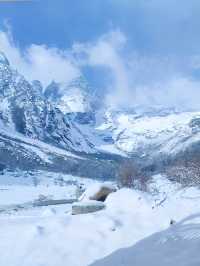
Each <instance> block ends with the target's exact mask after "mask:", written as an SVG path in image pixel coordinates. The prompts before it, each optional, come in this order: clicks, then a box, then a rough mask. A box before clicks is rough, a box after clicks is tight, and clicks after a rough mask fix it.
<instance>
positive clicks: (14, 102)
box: [0, 54, 92, 152]
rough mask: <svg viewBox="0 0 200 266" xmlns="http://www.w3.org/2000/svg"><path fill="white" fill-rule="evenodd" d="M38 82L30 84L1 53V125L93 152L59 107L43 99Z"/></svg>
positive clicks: (72, 147)
mask: <svg viewBox="0 0 200 266" xmlns="http://www.w3.org/2000/svg"><path fill="white" fill-rule="evenodd" d="M42 90H43V89H42V86H41V84H40V82H39V81H34V82H32V84H30V83H29V82H27V81H26V80H25V78H24V77H23V76H21V75H20V74H19V73H18V72H17V71H15V70H13V69H12V67H11V66H10V64H9V62H8V60H7V59H6V58H5V56H4V55H3V54H1V56H0V102H1V105H0V121H1V124H2V125H4V126H6V127H8V128H10V130H11V129H12V130H13V131H16V132H18V133H21V134H23V135H25V136H27V137H30V138H33V139H38V140H41V141H44V142H47V143H51V144H53V145H56V146H60V147H63V148H65V149H67V150H74V151H84V152H92V145H91V143H89V142H88V140H86V139H84V137H83V135H82V134H81V132H80V131H79V130H78V129H77V128H76V127H75V126H74V125H73V123H72V122H71V121H70V120H68V119H67V117H65V116H64V115H63V113H62V112H61V110H60V109H59V108H56V107H55V106H53V104H52V103H51V102H50V101H48V100H46V98H45V97H44V95H43V92H42Z"/></svg>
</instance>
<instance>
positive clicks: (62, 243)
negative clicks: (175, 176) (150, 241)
mask: <svg viewBox="0 0 200 266" xmlns="http://www.w3.org/2000/svg"><path fill="white" fill-rule="evenodd" d="M35 176H36V177H37V178H38V179H39V184H37V185H36V186H35V185H33V184H31V182H32V181H31V180H32V178H33V177H34V175H31V177H23V178H21V177H20V175H19V173H18V174H17V177H13V175H12V174H10V175H8V174H7V175H6V176H1V178H0V180H1V185H0V203H2V204H4V205H5V203H6V202H7V204H8V203H13V200H11V198H12V199H15V200H14V201H15V203H22V202H26V201H30V200H33V199H34V198H35V197H36V198H37V197H38V195H40V194H41V192H42V194H43V195H45V196H49V195H51V197H53V198H57V199H58V198H63V197H74V196H75V193H76V184H80V183H82V184H83V185H84V186H85V187H89V186H91V185H93V183H94V182H97V181H93V180H88V179H81V178H78V177H72V176H64V175H63V176H62V177H63V180H64V181H62V182H61V181H60V180H62V179H61V178H60V176H59V175H58V174H50V173H45V172H37V173H35ZM39 177H40V178H39ZM12 178H13V179H14V178H15V180H18V181H15V182H13V180H11V179H12ZM18 178H19V179H18ZM9 179H10V180H11V181H12V182H10V183H9V182H8V180H9ZM29 179H30V182H29ZM3 180H4V181H3ZM6 180H7V181H6ZM71 181H74V182H71ZM20 182H22V184H23V185H22V186H21V188H19V187H20V184H19V183H20ZM59 182H60V183H59ZM70 182H71V183H70ZM11 183H13V184H12V185H11ZM74 184H75V185H74ZM149 191H150V192H151V193H145V192H140V191H136V190H129V189H121V190H118V191H117V192H115V193H112V194H111V195H109V197H108V198H107V199H106V202H105V204H106V209H104V210H102V211H99V212H96V213H90V214H82V215H75V216H73V215H71V205H70V204H64V205H60V206H49V207H37V208H28V209H22V210H20V209H18V210H11V211H8V212H5V211H4V212H1V213H0V239H1V241H0V254H1V256H0V265H2V266H4V265H6V266H27V265H28V266H63V265H71V266H87V265H89V264H91V263H93V262H94V261H95V260H98V259H101V258H103V257H105V256H107V255H109V254H111V253H112V252H114V251H116V250H117V249H120V248H124V247H129V246H131V245H133V244H135V243H136V242H137V241H139V240H141V239H143V238H145V237H148V236H150V235H151V234H153V233H156V232H159V231H162V230H164V229H167V228H168V227H169V224H170V220H171V219H173V220H175V221H176V222H178V221H180V220H181V219H183V218H185V217H186V216H188V215H192V214H194V213H198V212H200V191H199V190H198V189H197V188H185V189H183V188H181V187H180V186H179V185H178V184H172V183H170V182H169V181H168V180H166V179H165V178H164V177H163V176H160V175H158V176H155V177H154V178H153V181H152V183H151V184H150V185H149ZM8 206H9V204H8ZM120 266H121V265H120ZM125 266H128V265H125Z"/></svg>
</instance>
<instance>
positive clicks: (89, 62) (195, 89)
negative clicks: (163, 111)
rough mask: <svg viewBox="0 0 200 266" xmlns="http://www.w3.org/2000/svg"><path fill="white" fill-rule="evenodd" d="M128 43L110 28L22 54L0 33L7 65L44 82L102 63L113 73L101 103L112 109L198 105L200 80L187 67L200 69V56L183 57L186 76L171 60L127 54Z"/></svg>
mask: <svg viewBox="0 0 200 266" xmlns="http://www.w3.org/2000/svg"><path fill="white" fill-rule="evenodd" d="M127 44H128V40H127V38H126V36H125V35H124V34H123V33H122V32H121V31H120V30H113V31H110V32H108V33H107V34H104V35H103V36H100V37H99V38H98V39H97V40H96V41H94V42H88V43H76V44H74V45H73V47H72V49H71V50H69V49H68V50H64V51H61V50H59V49H57V48H49V47H47V46H46V45H34V44H33V45H31V46H30V47H28V48H27V49H26V50H25V51H23V52H22V51H21V50H20V49H19V48H18V47H17V46H16V45H15V44H14V42H13V40H12V36H11V34H10V33H9V32H8V33H5V32H0V50H2V51H3V52H5V54H6V55H7V57H8V59H9V61H10V63H11V64H12V65H13V66H14V67H15V68H16V69H17V70H18V71H19V72H21V73H22V74H24V75H25V77H26V78H28V79H29V80H33V79H38V80H40V81H42V83H43V85H44V86H46V85H48V83H50V82H51V81H52V80H55V81H57V82H61V83H67V82H69V81H70V80H72V79H73V78H76V77H78V76H79V75H80V73H81V69H82V67H84V66H90V67H96V66H101V67H103V68H105V69H106V73H107V74H106V75H108V76H109V77H110V76H111V77H112V80H110V79H108V80H109V83H108V84H107V92H108V93H107V95H106V101H105V102H106V103H107V104H109V105H111V106H112V107H114V108H115V107H119V106H125V107H134V106H136V105H143V106H152V105H162V106H166V107H177V108H179V109H187V110H188V109H200V103H199V100H198V99H199V98H200V89H199V88H200V82H199V81H198V80H196V81H195V80H193V79H192V78H191V77H190V75H189V74H190V73H189V72H191V69H199V65H200V64H199V58H200V57H199V55H196V56H195V58H190V59H189V61H185V63H184V65H187V67H188V69H189V71H188V69H186V70H187V71H188V73H189V74H188V73H187V71H185V67H184V68H182V66H180V67H179V66H177V65H176V60H174V58H161V57H153V58H152V57H146V56H141V55H139V54H136V53H135V52H134V51H131V52H130V51H129V52H128V53H127ZM190 64H191V66H189V65H190ZM104 73H105V72H104Z"/></svg>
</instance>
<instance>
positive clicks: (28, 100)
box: [0, 54, 200, 166]
mask: <svg viewBox="0 0 200 266" xmlns="http://www.w3.org/2000/svg"><path fill="white" fill-rule="evenodd" d="M98 98H99V97H98V96H97V95H95V93H94V92H93V89H91V88H90V87H89V85H88V83H87V82H86V81H85V79H84V78H83V77H79V78H77V79H75V80H73V81H71V83H69V84H58V83H56V82H52V83H51V84H50V85H49V86H48V87H47V88H46V89H43V88H42V85H41V83H40V82H39V81H33V82H32V83H29V82H27V81H26V79H25V78H24V77H23V76H22V75H20V74H19V73H18V72H17V71H16V70H14V69H13V68H12V66H10V64H9V62H8V60H7V58H6V57H5V56H4V55H3V54H0V103H1V104H0V133H1V146H2V147H4V152H3V149H2V150H1V153H2V154H4V156H5V154H8V153H9V154H11V152H8V146H9V145H11V144H10V142H9V145H8V142H7V143H6V141H8V139H10V136H8V134H7V136H8V138H7V139H6V140H5V136H6V134H5V132H9V133H11V132H12V136H14V135H15V136H17V134H21V135H22V136H23V137H26V138H29V139H30V140H32V139H34V140H38V141H42V142H44V143H47V144H50V145H53V146H57V147H60V148H63V149H65V150H68V151H70V152H82V153H85V154H88V155H89V154H93V155H94V156H93V158H94V160H96V159H95V156H96V155H95V154H98V155H99V154H104V155H103V156H105V155H106V156H107V157H106V159H105V160H107V159H109V160H112V159H113V156H115V155H117V156H121V157H134V158H135V159H137V160H139V161H142V162H145V166H148V165H154V164H155V163H156V164H157V165H160V164H162V163H163V162H164V161H167V162H169V160H173V159H174V158H175V157H177V156H183V157H185V156H186V155H187V154H188V151H189V152H190V155H191V154H193V153H198V150H199V144H200V112H198V111H187V112H186V111H177V110H175V109H169V108H168V109H166V108H164V107H162V106H159V107H158V106H156V107H152V108H142V107H138V106H137V107H135V108H118V109H116V108H115V109H114V108H111V107H110V106H106V105H101V106H100V105H99V102H98ZM2 136H3V137H2ZM26 141H27V139H26ZM28 142H29V143H30V142H31V141H28ZM11 146H12V145H11ZM6 149H7V150H6ZM23 149H24V148H23ZM5 150H6V152H5ZM10 150H12V149H11V148H10ZM20 151H21V152H22V153H24V150H23V151H22V150H20ZM12 152H13V154H14V153H15V152H14V151H12ZM24 154H26V153H24ZM7 156H8V155H7ZM25 157H26V158H27V156H25ZM8 158H10V155H9V156H8ZM4 161H5V160H4Z"/></svg>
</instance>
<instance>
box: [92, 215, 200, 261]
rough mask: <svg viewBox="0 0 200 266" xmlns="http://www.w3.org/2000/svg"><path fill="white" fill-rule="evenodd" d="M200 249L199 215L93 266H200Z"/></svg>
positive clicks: (121, 250)
mask: <svg viewBox="0 0 200 266" xmlns="http://www.w3.org/2000/svg"><path fill="white" fill-rule="evenodd" d="M199 245H200V214H196V215H192V216H189V217H187V218H186V219H184V220H182V221H181V222H179V223H176V224H174V225H172V226H171V227H170V228H169V229H167V230H165V231H163V232H159V233H156V234H154V235H152V236H150V237H148V238H145V239H144V240H141V241H139V242H138V243H137V244H136V245H133V246H132V247H129V248H127V249H120V250H118V251H116V252H115V253H114V254H111V255H110V256H108V257H106V258H104V259H102V260H100V261H98V262H96V263H94V264H92V265H93V266H122V265H124V266H133V265H134V266H146V265H149V266H160V265H162V266H177V265H181V266H199V265H200V256H199ZM92 265H91V266H92Z"/></svg>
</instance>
